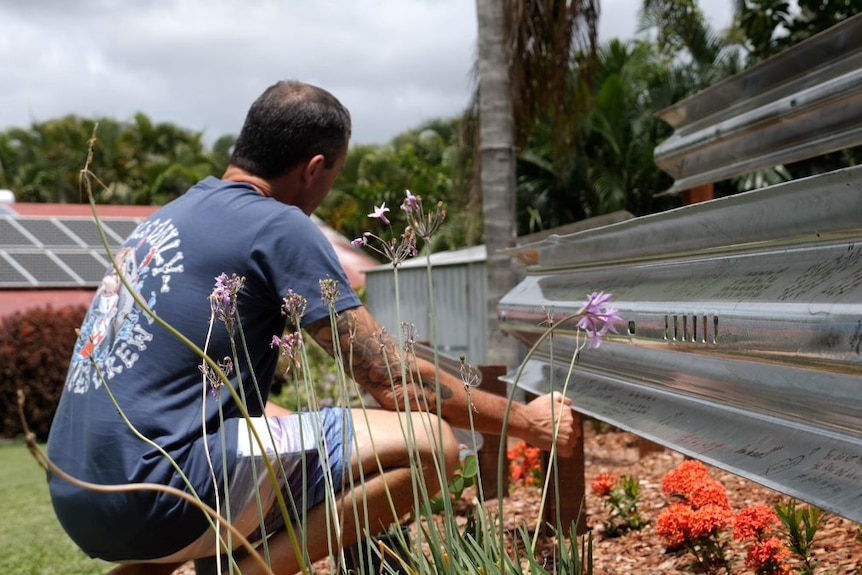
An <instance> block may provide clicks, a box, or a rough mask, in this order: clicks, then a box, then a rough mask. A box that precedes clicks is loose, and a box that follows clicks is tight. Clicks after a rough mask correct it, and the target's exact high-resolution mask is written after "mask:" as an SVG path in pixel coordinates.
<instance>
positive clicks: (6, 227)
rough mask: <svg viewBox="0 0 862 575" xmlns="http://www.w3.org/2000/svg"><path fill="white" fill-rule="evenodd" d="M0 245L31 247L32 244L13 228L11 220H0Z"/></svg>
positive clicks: (3, 218)
mask: <svg viewBox="0 0 862 575" xmlns="http://www.w3.org/2000/svg"><path fill="white" fill-rule="evenodd" d="M0 245H3V246H33V245H34V244H33V242H31V241H30V239H29V238H28V237H27V236H25V235H24V234H23V233H21V231H20V230H19V229H18V228H17V227H15V224H13V223H12V220H11V218H8V217H2V218H0Z"/></svg>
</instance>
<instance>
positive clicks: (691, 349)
mask: <svg viewBox="0 0 862 575" xmlns="http://www.w3.org/2000/svg"><path fill="white" fill-rule="evenodd" d="M812 58H813V59H814V60H815V61H817V63H818V66H813V67H810V68H808V69H804V70H803V69H800V68H799V67H800V62H803V63H804V62H807V61H810V60H811V59H812ZM860 62H862V19H860V18H859V17H856V18H852V19H850V20H848V21H845V22H844V23H842V24H841V25H839V26H836V27H835V28H834V29H832V30H829V31H827V32H825V33H824V34H822V35H820V36H817V37H814V38H812V39H811V40H809V41H807V42H805V43H802V44H799V45H798V46H796V47H795V48H793V49H792V51H790V52H789V53H785V54H781V55H779V56H778V57H776V58H774V59H772V60H769V61H766V62H764V63H762V64H761V65H758V66H757V67H755V68H752V69H751V70H749V71H746V72H744V73H743V74H742V75H741V76H740V77H738V78H734V79H731V80H728V81H726V82H723V83H721V84H720V85H718V86H716V87H715V88H711V89H710V90H707V91H705V92H704V93H702V94H699V95H697V96H695V97H693V98H690V99H687V100H685V101H684V102H681V103H680V105H679V106H677V107H675V108H674V109H671V110H667V111H665V112H663V114H664V116H665V117H668V118H672V119H673V122H675V124H674V127H675V129H676V132H675V135H674V137H672V138H670V139H669V140H668V141H667V142H666V143H665V144H663V145H662V146H660V147H659V149H657V151H656V156H657V162H658V163H659V165H660V166H662V167H665V166H668V167H666V169H667V171H669V172H670V173H671V174H672V175H674V176H675V177H676V178H678V181H677V185H675V187H674V188H672V189H671V190H670V192H671V193H673V192H676V191H680V189H686V187H688V186H694V185H698V184H702V183H704V182H714V181H716V180H718V179H720V178H729V177H734V176H737V175H741V174H744V173H746V172H748V171H750V170H752V169H760V168H763V167H767V166H774V165H775V164H776V163H779V162H781V161H792V160H797V159H800V158H802V157H808V156H813V155H816V154H820V153H823V152H824V151H828V150H831V149H835V148H837V147H844V146H850V145H856V144H859V143H862V136H861V135H860V134H862V107H860V106H858V105H851V104H853V102H856V100H857V99H859V98H860V97H862V76H860V74H859V69H860V66H859V65H858V64H859V63H860ZM802 68H805V66H804V65H803V66H802ZM729 95H731V96H732V97H731V98H730V99H729ZM820 120H822V122H821V121H820ZM743 144H744V145H743ZM663 164H664V165H663ZM680 182H682V183H680ZM512 254H513V256H514V257H515V258H516V259H518V260H519V261H521V262H522V263H523V264H524V265H525V270H526V277H525V279H524V280H523V281H521V283H520V284H519V285H518V286H516V287H515V288H514V289H513V290H511V291H510V292H509V293H508V294H507V295H506V296H505V297H504V298H503V299H502V300H501V301H500V303H499V307H498V312H499V315H500V318H501V321H502V327H503V329H504V330H506V331H507V332H509V333H510V334H512V335H513V336H515V337H517V338H518V339H520V340H521V341H523V342H524V343H525V344H526V345H527V346H528V347H529V346H532V345H533V344H535V343H536V342H537V341H539V338H540V337H541V335H542V334H543V333H544V331H545V330H546V329H547V327H546V326H547V324H548V319H551V320H553V321H556V320H560V319H562V318H565V317H567V316H568V315H569V314H572V313H574V312H576V311H577V310H578V308H579V306H580V305H581V304H582V303H583V302H584V301H585V299H586V297H587V295H588V294H589V293H591V292H593V291H606V292H610V293H612V294H613V295H614V301H615V304H616V307H617V308H618V309H619V314H620V316H622V318H623V319H624V323H622V324H620V325H619V326H618V329H619V331H620V333H619V334H617V335H611V336H610V337H608V338H606V342H605V343H604V344H603V345H602V346H601V347H600V348H598V349H591V350H585V351H584V352H583V353H581V354H580V358H579V361H578V363H577V365H576V366H575V370H574V372H573V375H572V376H571V377H570V378H569V381H568V387H567V393H568V395H569V396H570V397H571V398H572V399H573V402H574V406H575V409H577V410H578V411H579V412H581V413H584V414H587V415H589V416H593V417H596V418H598V419H601V420H604V421H607V422H610V423H611V424H613V425H616V426H618V427H620V428H622V429H625V430H628V431H631V432H633V433H635V434H637V435H638V436H641V437H643V438H646V439H648V440H651V441H653V442H656V443H659V444H661V445H665V446H667V447H670V448H672V449H674V450H677V451H680V452H682V453H684V454H687V455H689V456H691V457H694V458H697V459H700V460H702V461H705V462H707V463H710V464H713V465H715V466H718V467H720V468H723V469H726V470H728V471H731V472H734V473H736V474H738V475H741V476H743V477H746V478H748V479H750V480H753V481H755V482H757V483H760V484H762V485H765V486H767V487H770V488H772V489H775V490H777V491H779V492H781V493H784V494H787V495H789V496H792V497H795V498H797V499H799V500H802V501H806V502H808V503H811V504H813V505H816V506H817V507H820V508H822V509H824V510H828V511H830V512H833V513H835V514H838V515H841V516H843V517H846V518H848V519H851V520H854V521H857V522H862V168H849V169H843V170H839V171H835V172H830V173H826V174H822V175H819V176H816V177H810V178H806V179H800V180H796V181H791V182H787V183H784V184H780V185H776V186H772V187H769V188H764V189H761V190H758V191H752V192H746V193H743V194H739V195H735V196H730V197H726V198H721V199H717V200H712V201H709V202H705V203H702V204H695V205H690V206H685V207H683V208H679V209H676V210H671V211H668V212H664V213H660V214H655V215H650V216H644V217H640V218H635V219H632V220H628V221H625V222H620V223H617V224H613V225H609V226H605V227H602V228H598V229H594V230H587V231H583V232H579V233H575V234H571V235H567V236H559V237H551V238H548V239H546V240H544V241H542V242H538V243H534V244H529V245H524V246H520V247H518V248H516V249H514V250H512ZM580 343H583V336H582V335H580V336H579V335H578V332H577V329H576V328H575V325H574V323H572V322H570V323H569V324H563V325H562V326H561V327H560V328H559V329H558V330H556V332H555V334H554V337H552V338H546V339H544V340H543V341H542V343H540V344H539V345H538V348H537V350H536V353H535V354H534V355H533V356H532V357H531V358H530V359H529V361H528V362H527V363H526V365H525V368H524V370H523V372H522V373H521V375H520V377H519V378H518V379H517V380H516V381H515V380H514V374H510V376H509V380H510V381H514V383H515V384H516V385H518V386H520V387H521V388H523V389H525V390H526V391H528V392H531V393H536V394H539V393H546V392H549V391H552V390H561V389H563V386H564V384H565V383H566V379H567V373H568V372H569V368H570V367H569V366H570V360H571V358H572V354H573V353H575V350H576V348H577V346H578V345H579V344H580Z"/></svg>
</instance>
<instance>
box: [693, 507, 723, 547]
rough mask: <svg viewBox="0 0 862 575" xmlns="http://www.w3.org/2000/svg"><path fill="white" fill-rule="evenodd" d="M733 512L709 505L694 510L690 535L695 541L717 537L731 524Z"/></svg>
mask: <svg viewBox="0 0 862 575" xmlns="http://www.w3.org/2000/svg"><path fill="white" fill-rule="evenodd" d="M732 517H733V512H732V511H731V510H730V508H728V507H723V506H721V505H713V504H711V503H710V504H707V505H704V506H703V507H701V508H699V509H695V510H693V513H692V518H691V527H690V535H691V538H692V539H694V540H697V539H702V538H704V537H709V536H711V535H717V534H718V532H719V531H721V530H722V529H724V528H725V527H727V526H728V525H729V524H730V520H731V518H732Z"/></svg>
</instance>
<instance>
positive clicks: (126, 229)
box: [102, 220, 140, 240]
mask: <svg viewBox="0 0 862 575" xmlns="http://www.w3.org/2000/svg"><path fill="white" fill-rule="evenodd" d="M139 223H140V221H139V220H104V221H103V222H102V224H103V225H104V226H106V227H108V228H111V229H112V230H114V232H116V234H117V236H119V237H121V238H123V240H125V239H126V238H127V237H129V235H130V234H131V233H132V232H133V231H135V228H136V227H138V224H139Z"/></svg>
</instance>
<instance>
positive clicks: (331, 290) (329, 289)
mask: <svg viewBox="0 0 862 575" xmlns="http://www.w3.org/2000/svg"><path fill="white" fill-rule="evenodd" d="M319 283H320V299H322V300H323V303H325V304H326V305H328V306H332V305H334V304H335V300H336V299H338V282H337V281H335V280H334V279H332V278H326V279H323V280H320V282H319Z"/></svg>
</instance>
